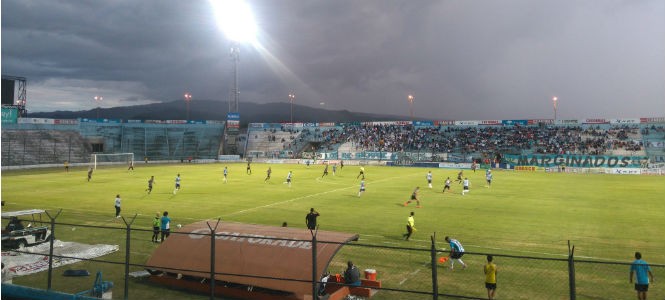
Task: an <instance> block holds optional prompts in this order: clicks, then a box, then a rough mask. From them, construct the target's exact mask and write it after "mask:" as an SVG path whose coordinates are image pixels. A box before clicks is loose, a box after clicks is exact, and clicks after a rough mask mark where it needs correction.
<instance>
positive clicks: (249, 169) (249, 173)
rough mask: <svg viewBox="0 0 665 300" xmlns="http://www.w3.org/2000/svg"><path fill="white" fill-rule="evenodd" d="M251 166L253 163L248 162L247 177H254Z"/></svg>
mask: <svg viewBox="0 0 665 300" xmlns="http://www.w3.org/2000/svg"><path fill="white" fill-rule="evenodd" d="M250 164H251V162H250V161H247V175H252V166H251V165H250Z"/></svg>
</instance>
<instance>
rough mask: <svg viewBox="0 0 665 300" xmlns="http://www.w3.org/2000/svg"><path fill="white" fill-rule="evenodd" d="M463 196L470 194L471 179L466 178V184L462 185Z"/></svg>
mask: <svg viewBox="0 0 665 300" xmlns="http://www.w3.org/2000/svg"><path fill="white" fill-rule="evenodd" d="M462 186H463V187H462V196H464V194H466V193H468V192H469V187H470V186H471V182H469V178H466V177H464V183H463V184H462Z"/></svg>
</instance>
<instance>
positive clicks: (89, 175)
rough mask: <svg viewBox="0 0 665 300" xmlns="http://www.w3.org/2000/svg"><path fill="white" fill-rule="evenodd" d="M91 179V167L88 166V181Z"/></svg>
mask: <svg viewBox="0 0 665 300" xmlns="http://www.w3.org/2000/svg"><path fill="white" fill-rule="evenodd" d="M90 179H92V167H90V168H88V181H90Z"/></svg>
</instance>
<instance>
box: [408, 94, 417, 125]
mask: <svg viewBox="0 0 665 300" xmlns="http://www.w3.org/2000/svg"><path fill="white" fill-rule="evenodd" d="M415 98H416V97H413V95H408V96H406V100H407V101H409V115H410V117H411V121H413V99H415Z"/></svg>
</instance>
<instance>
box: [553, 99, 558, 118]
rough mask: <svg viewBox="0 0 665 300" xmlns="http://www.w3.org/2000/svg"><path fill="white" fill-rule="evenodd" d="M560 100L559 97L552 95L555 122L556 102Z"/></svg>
mask: <svg viewBox="0 0 665 300" xmlns="http://www.w3.org/2000/svg"><path fill="white" fill-rule="evenodd" d="M557 100H559V98H558V97H552V104H553V105H554V122H555V123H556V102H557Z"/></svg>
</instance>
